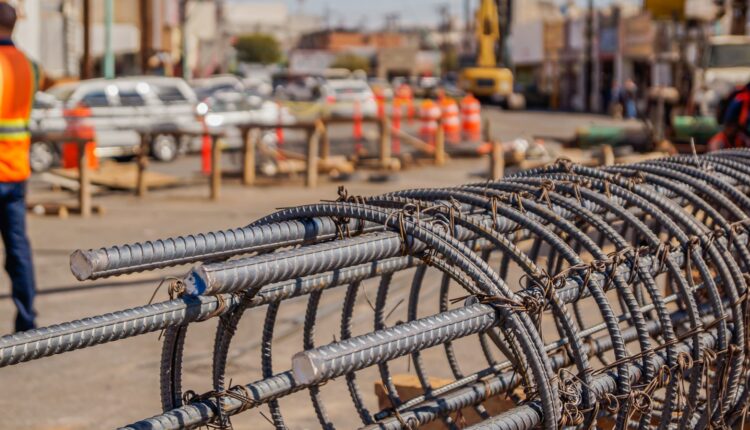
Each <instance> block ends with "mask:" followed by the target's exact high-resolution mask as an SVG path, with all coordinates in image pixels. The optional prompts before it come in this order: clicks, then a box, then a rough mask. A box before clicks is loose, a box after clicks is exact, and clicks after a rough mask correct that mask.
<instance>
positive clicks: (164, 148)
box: [151, 134, 179, 162]
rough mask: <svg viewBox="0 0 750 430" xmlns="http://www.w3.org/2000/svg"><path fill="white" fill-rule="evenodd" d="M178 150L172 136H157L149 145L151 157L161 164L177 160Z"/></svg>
mask: <svg viewBox="0 0 750 430" xmlns="http://www.w3.org/2000/svg"><path fill="white" fill-rule="evenodd" d="M178 154H179V148H178V145H177V140H176V139H175V138H174V137H173V136H167V135H163V134H162V135H159V136H156V139H154V141H153V142H152V143H151V156H153V157H154V158H155V159H156V160H159V161H161V162H168V161H172V160H174V159H175V158H177V155H178Z"/></svg>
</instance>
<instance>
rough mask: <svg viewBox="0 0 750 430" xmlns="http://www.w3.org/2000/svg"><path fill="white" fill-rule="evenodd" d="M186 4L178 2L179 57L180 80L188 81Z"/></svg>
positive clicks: (182, 0)
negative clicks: (180, 51)
mask: <svg viewBox="0 0 750 430" xmlns="http://www.w3.org/2000/svg"><path fill="white" fill-rule="evenodd" d="M187 2H188V0H180V10H179V13H180V37H181V39H182V41H181V44H182V55H180V66H181V68H182V78H183V79H185V80H189V79H190V63H188V52H189V49H188V48H189V46H188V34H187Z"/></svg>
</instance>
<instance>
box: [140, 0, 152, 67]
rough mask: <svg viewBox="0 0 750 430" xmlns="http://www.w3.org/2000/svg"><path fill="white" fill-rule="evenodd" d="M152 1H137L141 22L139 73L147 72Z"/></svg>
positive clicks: (149, 54)
mask: <svg viewBox="0 0 750 430" xmlns="http://www.w3.org/2000/svg"><path fill="white" fill-rule="evenodd" d="M152 6H153V3H152V2H151V1H150V0H139V1H138V9H139V10H138V12H139V18H140V24H141V73H142V74H144V75H145V74H147V73H148V60H149V58H150V57H151V50H152V47H151V41H152V22H151V12H152V10H151V8H152Z"/></svg>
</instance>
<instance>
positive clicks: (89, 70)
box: [81, 0, 94, 79]
mask: <svg viewBox="0 0 750 430" xmlns="http://www.w3.org/2000/svg"><path fill="white" fill-rule="evenodd" d="M93 77H94V67H93V64H92V61H91V0H83V59H82V61H81V79H91V78H93Z"/></svg>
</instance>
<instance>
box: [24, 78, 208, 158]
mask: <svg viewBox="0 0 750 430" xmlns="http://www.w3.org/2000/svg"><path fill="white" fill-rule="evenodd" d="M48 94H50V95H52V96H54V97H56V98H57V99H58V100H59V102H60V103H61V106H62V108H70V107H75V106H79V105H84V106H86V107H88V108H90V109H91V117H90V118H88V119H87V121H88V122H89V123H90V124H91V125H93V127H94V129H95V131H96V140H97V148H96V155H97V156H98V157H100V158H108V157H122V156H132V155H134V154H135V151H136V149H137V148H138V147H139V145H140V135H139V134H138V132H137V130H136V129H137V128H139V127H144V128H146V127H156V126H163V127H165V128H179V127H181V126H187V125H191V124H194V123H195V105H196V104H197V97H196V95H195V92H193V90H192V89H191V88H190V86H188V85H187V83H186V82H185V81H184V80H182V79H179V78H166V77H153V76H144V77H128V78H118V79H112V80H105V79H91V80H86V81H81V82H75V83H67V84H62V85H59V86H55V87H53V88H51V89H50V90H49V91H48ZM32 117H34V115H32ZM66 125H67V123H66V121H65V119H64V117H63V116H62V115H54V116H53V115H41V114H40V115H39V120H38V121H35V123H34V127H35V129H36V131H37V132H38V133H42V134H43V133H44V132H50V131H52V132H56V131H64V129H65V127H66ZM179 146H180V142H177V140H176V138H175V137H174V136H173V135H172V134H168V133H164V134H159V135H157V136H156V137H155V138H154V140H153V142H152V145H151V155H152V156H153V157H154V158H155V159H157V160H159V161H171V160H173V159H174V158H176V157H177V155H178V150H179Z"/></svg>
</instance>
